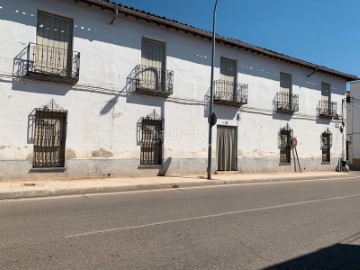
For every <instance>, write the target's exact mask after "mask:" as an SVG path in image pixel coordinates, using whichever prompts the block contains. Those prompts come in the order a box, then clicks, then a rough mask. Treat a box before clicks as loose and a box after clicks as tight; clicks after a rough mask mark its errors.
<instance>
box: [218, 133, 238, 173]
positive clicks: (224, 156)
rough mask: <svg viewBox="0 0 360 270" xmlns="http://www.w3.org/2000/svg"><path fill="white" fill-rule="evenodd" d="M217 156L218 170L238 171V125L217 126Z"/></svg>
mask: <svg viewBox="0 0 360 270" xmlns="http://www.w3.org/2000/svg"><path fill="white" fill-rule="evenodd" d="M216 156H217V170H218V171H237V129H236V127H228V126H218V127H217V140H216Z"/></svg>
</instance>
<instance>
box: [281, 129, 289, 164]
mask: <svg viewBox="0 0 360 270" xmlns="http://www.w3.org/2000/svg"><path fill="white" fill-rule="evenodd" d="M291 138H292V129H291V128H290V127H289V124H287V125H286V126H285V127H284V128H282V129H280V131H279V134H278V140H279V149H280V164H289V163H291Z"/></svg>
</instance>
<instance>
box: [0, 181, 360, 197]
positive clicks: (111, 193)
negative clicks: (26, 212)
mask: <svg viewBox="0 0 360 270" xmlns="http://www.w3.org/2000/svg"><path fill="white" fill-rule="evenodd" d="M355 178H360V175H359V176H349V177H337V178H320V179H302V180H287V181H282V180H280V181H276V180H275V181H268V182H248V183H246V182H245V181H259V180H262V179H252V180H244V182H245V183H234V184H231V183H230V184H229V183H226V184H215V185H209V186H194V187H179V188H164V189H149V190H130V191H115V192H103V193H84V194H73V195H59V196H49V197H35V198H22V199H5V200H1V201H0V203H2V202H22V201H38V200H57V199H69V198H81V197H84V195H86V197H99V196H110V195H120V194H134V193H149V192H168V191H177V190H187V189H206V188H229V187H233V186H258V185H281V184H292V183H294V184H296V183H301V182H318V181H319V182H321V181H335V180H347V179H355ZM209 181H211V180H209ZM222 181H223V182H227V181H230V182H231V181H233V180H222ZM164 184H166V183H164ZM174 184H175V183H174ZM180 184H181V183H180ZM184 184H186V183H184Z"/></svg>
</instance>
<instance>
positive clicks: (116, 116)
mask: <svg viewBox="0 0 360 270" xmlns="http://www.w3.org/2000/svg"><path fill="white" fill-rule="evenodd" d="M111 116H112V118H113V119H115V118H119V117H120V116H122V113H121V112H118V113H116V112H115V108H114V109H113V111H112V114H111Z"/></svg>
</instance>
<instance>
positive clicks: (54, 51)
mask: <svg viewBox="0 0 360 270" xmlns="http://www.w3.org/2000/svg"><path fill="white" fill-rule="evenodd" d="M79 72H80V53H79V52H75V51H69V50H67V49H63V48H56V47H49V46H45V45H41V44H36V43H32V42H30V43H29V45H28V47H27V61H26V76H27V77H29V78H33V79H40V80H49V81H56V82H65V83H71V84H72V83H76V82H77V81H78V80H79Z"/></svg>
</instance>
